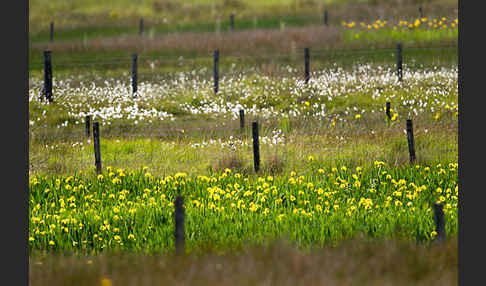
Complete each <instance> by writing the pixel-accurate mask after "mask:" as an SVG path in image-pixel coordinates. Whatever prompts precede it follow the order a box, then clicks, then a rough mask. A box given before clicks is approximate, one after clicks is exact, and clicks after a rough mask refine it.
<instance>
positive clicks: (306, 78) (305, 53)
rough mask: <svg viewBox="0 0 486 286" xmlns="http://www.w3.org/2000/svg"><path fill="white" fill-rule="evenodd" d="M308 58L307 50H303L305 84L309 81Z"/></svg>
mask: <svg viewBox="0 0 486 286" xmlns="http://www.w3.org/2000/svg"><path fill="white" fill-rule="evenodd" d="M309 58H310V54H309V48H304V66H305V74H304V80H305V83H306V84H307V83H308V82H309V79H310V72H309Z"/></svg>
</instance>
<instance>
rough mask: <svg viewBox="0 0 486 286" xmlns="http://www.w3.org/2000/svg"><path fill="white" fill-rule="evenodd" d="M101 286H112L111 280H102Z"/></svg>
mask: <svg viewBox="0 0 486 286" xmlns="http://www.w3.org/2000/svg"><path fill="white" fill-rule="evenodd" d="M101 286H111V280H110V279H107V278H103V279H101Z"/></svg>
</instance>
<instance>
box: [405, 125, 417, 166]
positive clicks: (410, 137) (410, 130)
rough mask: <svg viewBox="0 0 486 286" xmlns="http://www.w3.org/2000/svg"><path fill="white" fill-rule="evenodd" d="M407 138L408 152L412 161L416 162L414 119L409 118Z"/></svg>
mask: <svg viewBox="0 0 486 286" xmlns="http://www.w3.org/2000/svg"><path fill="white" fill-rule="evenodd" d="M407 140H408V152H409V154H410V163H414V162H415V142H414V140H413V127H412V119H407Z"/></svg>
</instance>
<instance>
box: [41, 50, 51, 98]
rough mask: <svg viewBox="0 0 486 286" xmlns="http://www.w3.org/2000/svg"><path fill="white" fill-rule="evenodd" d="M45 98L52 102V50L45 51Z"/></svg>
mask: <svg viewBox="0 0 486 286" xmlns="http://www.w3.org/2000/svg"><path fill="white" fill-rule="evenodd" d="M43 93H44V96H45V98H46V99H47V100H48V101H49V102H52V64H51V51H44V90H43Z"/></svg>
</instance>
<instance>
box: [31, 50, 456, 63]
mask: <svg viewBox="0 0 486 286" xmlns="http://www.w3.org/2000/svg"><path fill="white" fill-rule="evenodd" d="M407 50H412V51H415V50H435V51H452V50H457V47H452V46H437V47H406V48H405V49H404V50H403V51H407ZM388 52H396V49H395V48H372V49H369V48H367V49H342V50H329V49H311V50H310V54H311V55H313V56H323V57H332V56H345V55H370V54H377V53H388ZM212 56H213V55H212V54H209V55H198V56H195V57H188V58H186V57H182V58H181V56H179V57H177V56H168V55H156V56H148V55H138V56H137V58H138V59H139V60H141V61H140V62H139V63H138V64H141V63H143V62H145V63H147V62H149V61H154V60H157V61H158V64H160V63H164V62H165V63H173V62H182V61H183V62H193V63H195V62H197V61H201V59H208V60H207V62H208V63H212V60H211V58H212ZM300 56H302V58H303V52H302V55H301V54H300V53H288V54H275V53H272V54H259V55H235V54H229V55H224V54H221V53H220V64H221V63H224V60H225V58H227V59H232V60H247V59H255V60H261V59H267V60H276V59H282V58H286V59H300V58H301V57H300ZM161 60H162V61H161ZM131 63H132V58H131V55H130V56H127V57H126V58H123V57H117V58H103V59H99V60H82V59H76V58H73V59H70V60H69V62H58V63H56V62H55V61H52V67H78V66H79V67H82V66H103V65H122V64H127V65H129V64H131ZM43 64H44V63H43V62H32V63H30V68H31V69H38V68H42V67H43Z"/></svg>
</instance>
